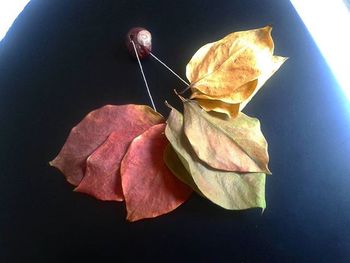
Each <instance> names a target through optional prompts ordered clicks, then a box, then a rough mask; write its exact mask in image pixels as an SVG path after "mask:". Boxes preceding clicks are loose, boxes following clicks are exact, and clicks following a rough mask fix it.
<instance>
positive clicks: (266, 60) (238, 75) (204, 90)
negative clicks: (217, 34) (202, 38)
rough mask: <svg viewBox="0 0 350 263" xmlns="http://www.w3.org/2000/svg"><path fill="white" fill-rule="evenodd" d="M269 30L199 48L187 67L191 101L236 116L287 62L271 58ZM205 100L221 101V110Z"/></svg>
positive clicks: (235, 34)
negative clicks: (193, 100)
mask: <svg viewBox="0 0 350 263" xmlns="http://www.w3.org/2000/svg"><path fill="white" fill-rule="evenodd" d="M271 30H272V28H271V27H270V26H266V27H263V28H259V29H254V30H248V31H241V32H235V33H232V34H229V35H228V36H226V37H224V38H223V39H221V40H219V41H216V42H213V43H209V44H206V45H204V46H203V47H201V48H200V49H199V50H198V51H197V52H196V53H195V54H194V56H193V57H192V58H191V60H190V62H189V63H188V64H187V67H186V76H187V78H188V79H189V81H190V82H191V85H190V87H191V90H192V96H191V98H193V99H197V98H198V99H201V100H200V101H199V103H200V105H203V108H204V109H206V110H208V109H210V110H213V111H217V112H222V113H226V114H228V115H229V116H232V117H235V116H236V115H237V113H238V112H239V111H241V110H242V109H243V108H244V106H245V105H246V104H247V103H248V102H249V101H250V100H251V98H252V97H253V96H254V95H255V94H256V92H257V91H258V90H259V89H260V88H261V86H262V85H263V84H264V83H265V82H266V81H267V80H268V78H270V77H271V75H272V74H273V73H274V72H275V71H276V70H278V68H279V67H280V66H281V65H282V64H283V63H284V61H285V60H286V58H284V57H279V56H274V55H273V50H274V43H273V40H272V37H271ZM205 100H214V101H221V102H222V103H223V104H221V105H223V107H222V108H221V105H220V104H218V103H217V102H216V103H215V105H213V104H210V105H209V106H210V107H209V106H208V103H206V101H205ZM226 104H227V105H226ZM233 105H235V106H233Z"/></svg>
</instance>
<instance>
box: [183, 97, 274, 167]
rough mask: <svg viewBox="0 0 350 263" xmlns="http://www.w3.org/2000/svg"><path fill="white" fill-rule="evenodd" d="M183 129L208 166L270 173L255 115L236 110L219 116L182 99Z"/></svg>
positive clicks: (195, 103) (263, 140) (264, 146)
mask: <svg viewBox="0 0 350 263" xmlns="http://www.w3.org/2000/svg"><path fill="white" fill-rule="evenodd" d="M184 133H185V135H186V137H187V139H188V140H189V142H190V144H191V146H192V148H193V150H194V152H195V153H196V155H197V156H198V157H199V159H201V160H202V161H203V162H205V163H206V164H208V165H209V166H211V167H213V168H216V169H220V170H225V171H235V172H263V173H270V171H269V169H268V167H267V164H268V161H269V156H268V152H267V142H266V140H265V138H264V135H263V134H262V132H261V130H260V122H259V120H258V119H255V118H251V117H249V116H247V115H245V114H243V113H239V114H238V116H237V117H236V118H233V119H227V120H225V119H220V118H217V117H214V116H211V115H210V114H208V113H207V112H205V111H204V110H202V109H201V108H200V107H199V105H198V104H197V102H195V101H193V100H187V101H184Z"/></svg>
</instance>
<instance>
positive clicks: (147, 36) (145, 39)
mask: <svg viewBox="0 0 350 263" xmlns="http://www.w3.org/2000/svg"><path fill="white" fill-rule="evenodd" d="M132 41H133V42H134V44H135V47H136V51H137V54H138V56H139V58H140V59H143V58H146V57H147V56H149V54H150V52H151V50H152V35H151V33H150V32H149V31H148V30H147V29H145V28H143V27H134V28H131V29H130V30H129V32H128V33H127V35H126V47H127V48H128V50H129V53H130V55H131V56H133V57H136V54H135V49H134V46H133V44H132Z"/></svg>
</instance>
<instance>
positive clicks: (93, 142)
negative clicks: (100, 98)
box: [50, 104, 163, 199]
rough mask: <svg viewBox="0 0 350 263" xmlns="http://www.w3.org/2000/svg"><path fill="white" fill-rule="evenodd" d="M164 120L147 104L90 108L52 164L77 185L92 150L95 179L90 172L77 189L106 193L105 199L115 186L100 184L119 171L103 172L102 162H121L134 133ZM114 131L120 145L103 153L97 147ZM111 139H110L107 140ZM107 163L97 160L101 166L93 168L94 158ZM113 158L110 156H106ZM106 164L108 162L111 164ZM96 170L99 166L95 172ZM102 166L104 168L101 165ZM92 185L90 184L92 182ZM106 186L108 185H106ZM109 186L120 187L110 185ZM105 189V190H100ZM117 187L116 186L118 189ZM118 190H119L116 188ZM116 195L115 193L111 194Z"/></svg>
mask: <svg viewBox="0 0 350 263" xmlns="http://www.w3.org/2000/svg"><path fill="white" fill-rule="evenodd" d="M161 122H163V117H162V116H161V115H160V114H158V113H157V112H155V111H154V110H152V109H151V108H150V107H148V106H145V105H134V104H128V105H120V106H114V105H106V106H104V107H102V108H99V109H97V110H94V111H92V112H90V113H89V114H88V115H87V116H86V117H85V118H84V119H83V120H82V121H81V122H80V123H79V124H78V125H77V126H75V127H74V128H73V129H72V130H71V132H70V134H69V136H68V138H67V141H66V142H65V144H64V145H63V147H62V149H61V151H60V153H59V154H58V156H57V157H56V158H55V159H54V160H53V161H51V162H50V164H51V165H52V166H54V167H56V168H58V169H59V170H61V171H62V173H63V174H64V175H65V177H66V179H67V181H68V182H70V183H71V184H73V185H75V186H77V185H78V184H79V183H80V182H81V181H82V179H83V177H84V171H85V169H86V168H87V167H86V161H87V158H88V157H89V156H90V155H91V154H92V156H91V158H90V162H88V165H89V167H88V170H89V169H90V172H92V173H93V174H94V177H96V178H94V179H93V180H91V176H90V175H89V177H87V179H86V180H87V181H89V182H83V184H84V186H83V185H82V186H81V187H79V188H78V189H77V191H78V190H79V191H85V190H84V189H87V188H90V189H89V190H86V192H88V193H89V194H93V193H95V194H96V196H99V197H101V195H102V196H103V195H105V194H106V195H107V196H105V198H102V199H109V197H108V196H109V195H110V193H113V192H114V190H113V189H109V190H106V188H100V186H101V185H104V184H105V183H106V182H105V179H106V177H108V176H119V175H118V173H111V175H109V173H110V172H107V174H108V175H107V174H103V173H100V172H101V169H100V168H102V166H104V165H105V164H106V163H108V165H110V164H111V160H113V162H115V163H116V164H115V167H116V166H118V162H119V163H120V161H121V159H122V157H123V156H124V154H125V152H126V150H127V147H128V145H129V143H130V142H131V141H132V139H133V138H134V137H136V136H137V135H139V134H141V133H142V132H143V131H145V130H146V129H148V128H149V127H151V126H152V125H154V124H157V123H161ZM112 132H114V135H113V136H116V137H118V135H119V139H118V140H113V142H114V143H115V144H116V145H113V147H114V148H115V149H118V150H117V151H116V152H115V153H114V155H113V156H108V155H106V156H103V154H102V156H101V152H103V151H102V150H100V151H97V152H96V153H95V154H93V153H94V152H95V150H96V149H97V148H98V147H99V146H101V145H102V144H103V143H104V142H105V141H106V139H107V138H108V136H110V134H111V133H112ZM107 143H109V141H107ZM106 148H109V146H108V145H103V149H106ZM99 156H100V157H101V158H102V157H103V159H102V161H103V162H104V163H101V164H98V165H99V166H101V167H100V168H98V169H94V168H92V166H94V164H96V162H95V161H94V160H96V159H98V158H100V157H99ZM105 157H106V158H111V160H108V159H107V160H106V159H105ZM108 165H107V166H108ZM94 170H99V172H98V173H95V172H94ZM102 170H103V169H102ZM113 180H114V179H108V181H109V182H113ZM89 185H90V186H89ZM104 187H106V186H104ZM109 187H113V188H114V187H117V186H112V185H109ZM101 191H102V192H101ZM116 191H117V190H116ZM117 192H118V191H117ZM114 197H115V195H114V194H112V198H114Z"/></svg>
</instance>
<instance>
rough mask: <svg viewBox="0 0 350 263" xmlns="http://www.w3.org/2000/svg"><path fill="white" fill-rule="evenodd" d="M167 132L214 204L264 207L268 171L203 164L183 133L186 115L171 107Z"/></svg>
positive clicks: (200, 186)
mask: <svg viewBox="0 0 350 263" xmlns="http://www.w3.org/2000/svg"><path fill="white" fill-rule="evenodd" d="M165 135H166V136H167V138H168V140H169V141H170V143H171V145H172V146H173V148H174V150H175V151H176V153H177V154H178V156H179V159H180V160H181V162H182V163H183V165H184V167H185V168H186V170H187V171H188V172H189V173H190V174H191V176H192V178H193V181H194V182H195V183H196V185H197V187H198V189H199V190H200V192H201V193H203V195H205V196H206V197H207V198H208V199H209V200H211V201H212V202H213V203H215V204H217V205H219V206H221V207H224V208H226V209H232V210H237V209H247V208H252V207H261V208H263V209H264V208H265V207H266V203H265V177H266V176H265V174H264V173H234V172H226V171H219V170H216V169H213V168H211V167H209V166H207V165H206V164H205V163H203V162H202V161H201V160H200V159H199V158H198V157H197V155H196V153H195V152H194V151H193V150H192V148H191V146H190V144H189V142H188V140H187V138H186V137H185V135H184V132H183V116H182V114H181V113H179V112H178V111H177V110H175V109H172V110H171V113H170V115H169V118H168V120H167V127H166V129H165Z"/></svg>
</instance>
